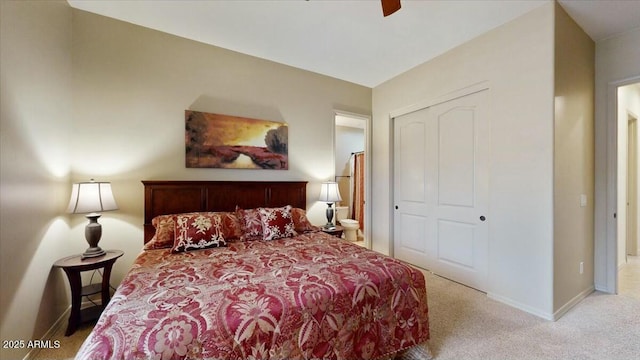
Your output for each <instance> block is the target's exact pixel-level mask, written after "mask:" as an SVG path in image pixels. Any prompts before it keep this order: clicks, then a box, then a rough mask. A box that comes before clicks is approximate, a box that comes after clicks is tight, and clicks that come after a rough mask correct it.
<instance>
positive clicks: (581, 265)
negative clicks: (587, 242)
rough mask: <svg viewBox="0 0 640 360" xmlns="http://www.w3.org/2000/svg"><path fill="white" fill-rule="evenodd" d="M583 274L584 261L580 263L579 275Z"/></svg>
mask: <svg viewBox="0 0 640 360" xmlns="http://www.w3.org/2000/svg"><path fill="white" fill-rule="evenodd" d="M583 273H584V261H580V274H583Z"/></svg>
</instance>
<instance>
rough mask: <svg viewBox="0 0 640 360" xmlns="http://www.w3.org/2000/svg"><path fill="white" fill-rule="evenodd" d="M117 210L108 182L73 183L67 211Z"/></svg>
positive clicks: (83, 212) (75, 212) (80, 212)
mask: <svg viewBox="0 0 640 360" xmlns="http://www.w3.org/2000/svg"><path fill="white" fill-rule="evenodd" d="M111 210H118V204H116V199H114V197H113V192H112V191H111V183H108V182H95V181H91V182H80V183H76V184H73V188H72V189H71V198H70V199H69V207H68V208H67V212H68V213H72V214H86V213H93V212H103V211H111Z"/></svg>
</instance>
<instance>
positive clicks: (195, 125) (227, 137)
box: [184, 110, 289, 170]
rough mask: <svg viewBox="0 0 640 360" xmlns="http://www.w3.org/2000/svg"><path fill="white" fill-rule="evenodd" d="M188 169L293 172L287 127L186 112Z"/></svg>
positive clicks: (254, 120)
mask: <svg viewBox="0 0 640 360" xmlns="http://www.w3.org/2000/svg"><path fill="white" fill-rule="evenodd" d="M184 117H185V150H186V166H187V167H188V168H226V169H272V170H287V169H288V168H289V160H288V159H289V156H288V148H289V146H288V139H289V132H288V127H287V124H285V123H280V122H275V121H268V120H258V119H250V118H243V117H238V116H229V115H220V114H212V113H205V112H199V111H191V110H186V111H185V115H184Z"/></svg>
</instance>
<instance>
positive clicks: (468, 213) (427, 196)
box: [393, 90, 490, 291]
mask: <svg viewBox="0 0 640 360" xmlns="http://www.w3.org/2000/svg"><path fill="white" fill-rule="evenodd" d="M487 93H488V91H486V90H485V91H481V92H478V93H474V94H470V95H467V96H463V97H459V98H456V99H453V100H450V101H447V102H443V103H439V104H436V105H433V106H430V107H428V108H424V109H421V110H418V111H415V112H412V113H409V114H405V115H401V116H398V117H396V118H394V202H395V203H394V206H395V211H394V239H393V241H394V254H395V256H396V257H397V258H399V259H401V260H405V261H407V262H409V263H412V264H415V265H417V266H420V267H423V268H426V269H429V270H431V271H433V272H435V273H436V274H439V275H441V276H444V277H447V278H450V279H452V280H455V281H458V282H461V283H463V284H466V285H468V286H471V287H474V288H476V289H479V290H483V291H484V290H485V288H486V282H487V257H488V222H489V220H490V219H489V216H488V204H487V203H488V189H489V187H488V185H489V184H488V174H489V173H488V153H489V151H488V150H489V148H488V145H489V128H488V125H489V124H488V119H487V114H486V102H487Z"/></svg>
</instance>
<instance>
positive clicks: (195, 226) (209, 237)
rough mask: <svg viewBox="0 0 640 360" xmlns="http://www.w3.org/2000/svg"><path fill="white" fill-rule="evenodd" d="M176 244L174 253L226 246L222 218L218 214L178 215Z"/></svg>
mask: <svg viewBox="0 0 640 360" xmlns="http://www.w3.org/2000/svg"><path fill="white" fill-rule="evenodd" d="M174 221H175V242H174V244H173V248H172V249H171V251H172V252H182V251H189V250H197V249H206V248H211V247H220V246H226V245H227V243H226V242H225V240H224V237H223V235H222V218H221V216H220V214H218V213H213V212H211V213H194V214H180V215H176V216H175V218H174Z"/></svg>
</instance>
